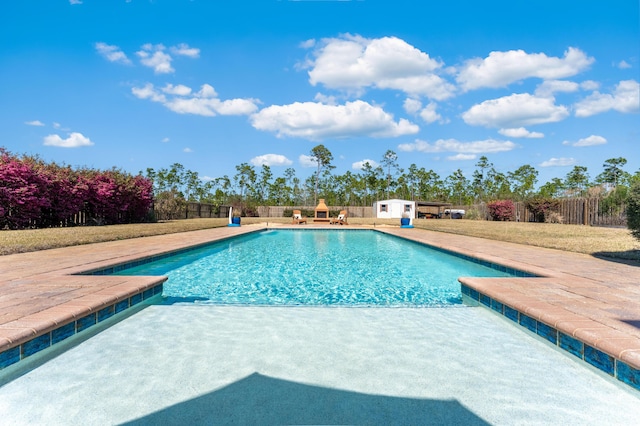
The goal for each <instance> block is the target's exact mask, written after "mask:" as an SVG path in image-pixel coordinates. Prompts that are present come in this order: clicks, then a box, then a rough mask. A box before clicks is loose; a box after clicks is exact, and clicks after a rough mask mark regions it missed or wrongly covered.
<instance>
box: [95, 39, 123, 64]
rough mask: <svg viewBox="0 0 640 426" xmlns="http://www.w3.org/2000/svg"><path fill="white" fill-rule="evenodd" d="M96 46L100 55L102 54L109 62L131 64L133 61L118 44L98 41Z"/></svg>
mask: <svg viewBox="0 0 640 426" xmlns="http://www.w3.org/2000/svg"><path fill="white" fill-rule="evenodd" d="M95 48H96V50H97V51H98V53H99V54H100V55H102V56H103V57H104V58H105V59H106V60H107V61H109V62H118V63H121V64H130V63H131V61H130V60H129V58H127V55H125V53H124V52H123V51H122V50H120V48H119V47H118V46H112V45H109V44H106V43H102V42H99V43H96V44H95Z"/></svg>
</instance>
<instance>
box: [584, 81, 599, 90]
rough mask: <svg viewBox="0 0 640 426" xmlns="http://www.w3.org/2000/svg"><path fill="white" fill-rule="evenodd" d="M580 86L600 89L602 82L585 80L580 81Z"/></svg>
mask: <svg viewBox="0 0 640 426" xmlns="http://www.w3.org/2000/svg"><path fill="white" fill-rule="evenodd" d="M580 88H581V89H582V90H598V89H599V88H600V83H598V82H597V81H593V80H585V81H583V82H582V83H580Z"/></svg>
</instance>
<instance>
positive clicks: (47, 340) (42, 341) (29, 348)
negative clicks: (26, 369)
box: [22, 333, 51, 359]
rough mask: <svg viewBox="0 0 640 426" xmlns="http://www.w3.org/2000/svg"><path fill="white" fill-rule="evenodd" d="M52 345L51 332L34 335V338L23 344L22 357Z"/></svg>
mask: <svg viewBox="0 0 640 426" xmlns="http://www.w3.org/2000/svg"><path fill="white" fill-rule="evenodd" d="M49 346H51V333H46V334H43V335H42V336H38V337H34V338H33V339H31V340H29V341H27V342H24V343H23V344H22V358H23V359H24V358H26V357H28V356H31V355H33V354H35V353H37V352H40V351H41V350H43V349H46V348H48V347H49Z"/></svg>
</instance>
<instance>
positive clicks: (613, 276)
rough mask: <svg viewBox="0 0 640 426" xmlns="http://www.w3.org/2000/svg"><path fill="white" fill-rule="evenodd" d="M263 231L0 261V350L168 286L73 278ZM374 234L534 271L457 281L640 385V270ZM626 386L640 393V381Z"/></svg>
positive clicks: (507, 246) (584, 258) (404, 233)
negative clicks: (602, 357)
mask: <svg viewBox="0 0 640 426" xmlns="http://www.w3.org/2000/svg"><path fill="white" fill-rule="evenodd" d="M300 226H305V227H307V228H311V227H313V225H312V224H311V225H300ZM329 226H331V225H324V226H322V227H324V228H326V227H329ZM332 227H335V225H334V226H332ZM264 228H265V226H263V225H249V226H242V227H224V228H215V229H209V230H202V231H193V232H186V233H181V234H170V235H162V236H154V237H145V238H138V239H132V240H121V241H113V242H106V243H97V244H90V245H82V246H75V247H68V248H61V249H53V250H44V251H39V252H33V253H24V254H15V255H8V256H0V354H1V353H3V352H4V353H7V352H5V351H8V350H9V349H12V348H15V347H18V346H20V345H23V344H24V343H25V342H30V341H34V340H37V339H35V338H37V337H38V336H41V335H44V334H46V333H49V332H51V330H54V329H59V328H60V327H61V326H63V325H65V324H66V323H69V322H72V321H77V320H78V319H80V318H84V317H86V315H87V314H90V313H98V312H100V311H101V309H104V308H105V307H107V306H115V305H117V303H118V302H120V301H123V300H126V299H127V298H130V297H132V295H136V294H142V293H143V292H145V291H146V292H149V291H151V290H150V289H154V288H158V286H159V285H160V284H162V282H163V281H164V278H162V277H123V276H104V275H76V274H79V273H82V272H88V271H91V270H99V269H103V268H106V267H109V266H113V265H117V264H122V263H130V262H133V261H135V260H136V259H140V258H144V257H149V256H154V255H158V254H162V253H166V252H170V251H176V250H180V249H184V248H187V247H190V246H193V245H199V244H206V243H208V242H211V241H215V240H218V239H223V238H227V237H231V236H235V235H239V234H243V233H247V232H253V231H257V230H260V229H264ZM349 228H358V229H361V228H362V227H358V226H350V227H349ZM376 229H377V230H379V231H382V232H386V233H389V234H393V235H397V236H400V237H403V238H408V239H411V240H415V241H418V242H422V243H425V244H428V245H431V246H436V247H439V248H442V249H445V250H450V251H454V252H457V253H462V254H464V255H468V256H471V257H474V258H478V259H481V260H484V261H488V262H491V263H495V264H500V265H504V266H507V267H510V268H514V269H518V270H521V271H525V272H529V273H532V274H535V275H537V276H538V277H535V278H528V277H525V278H461V280H460V281H461V283H462V284H463V285H464V286H465V287H466V288H467V289H471V290H470V291H472V292H473V294H474V295H476V296H477V295H480V296H477V297H478V301H479V302H482V303H485V305H487V307H489V308H493V309H494V310H496V309H495V307H496V306H500V309H501V310H502V311H501V313H502V314H503V315H505V316H508V314H507V311H506V309H507V308H506V307H509V309H511V308H512V309H515V310H517V311H518V312H519V313H520V315H521V317H519V318H523V319H526V320H527V321H529V320H533V321H534V323H536V324H540V328H542V327H546V326H548V327H551V329H552V330H554V332H555V333H556V334H558V335H560V333H561V335H563V336H569V337H567V338H571V339H576V340H579V341H580V342H582V343H584V344H586V345H589V346H590V347H591V348H596V349H597V350H598V351H601V352H602V353H604V354H607V355H608V356H610V357H613V358H615V360H618V361H622V362H623V363H624V364H623V365H625V368H627V367H631V369H632V370H634V371H632V372H631V373H630V374H631V376H630V377H631V378H632V379H631V380H632V381H636V380H638V378H639V373H638V371H639V370H640V266H633V265H627V264H623V263H619V262H615V261H613V260H602V259H598V258H595V257H593V256H589V255H583V254H577V253H569V252H563V251H558V250H552V249H544V248H538V247H532V246H525V245H518V244H511V243H505V242H498V241H491V240H485V239H481V238H474V237H465V236H459V235H452V234H446V233H440V232H433V231H426V230H421V229H407V228H399V227H378V228H376ZM151 294H153V293H151ZM486 301H490V302H486ZM503 305H504V307H503ZM521 325H523V326H527V323H526V322H523V323H521ZM528 328H531V327H528ZM545 330H546V329H545ZM532 331H534V332H535V330H532ZM539 334H540V333H539ZM540 335H541V336H542V335H543V334H540ZM543 337H544V336H543ZM23 346H24V345H23ZM628 384H631V385H632V386H633V387H635V388H636V389H639V387H638V383H635V384H633V383H628Z"/></svg>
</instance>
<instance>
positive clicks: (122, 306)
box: [114, 299, 129, 314]
mask: <svg viewBox="0 0 640 426" xmlns="http://www.w3.org/2000/svg"><path fill="white" fill-rule="evenodd" d="M128 308H129V299H124V300H122V301H120V302H118V303H116V304H115V305H114V309H115V311H116V314H119V313H120V312H122V311H124V310H125V309H128Z"/></svg>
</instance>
